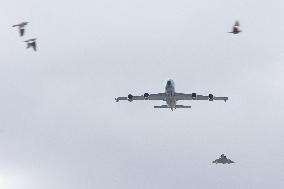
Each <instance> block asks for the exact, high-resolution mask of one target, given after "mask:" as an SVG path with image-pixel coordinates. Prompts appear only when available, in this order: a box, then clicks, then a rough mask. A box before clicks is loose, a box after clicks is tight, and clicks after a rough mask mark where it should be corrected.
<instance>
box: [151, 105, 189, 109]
mask: <svg viewBox="0 0 284 189" xmlns="http://www.w3.org/2000/svg"><path fill="white" fill-rule="evenodd" d="M154 108H171V107H169V106H167V105H162V106H154ZM176 108H191V106H184V105H176V106H175V107H174V109H176Z"/></svg>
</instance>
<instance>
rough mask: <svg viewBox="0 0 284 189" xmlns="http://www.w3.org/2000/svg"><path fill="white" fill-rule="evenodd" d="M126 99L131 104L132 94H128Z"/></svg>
mask: <svg viewBox="0 0 284 189" xmlns="http://www.w3.org/2000/svg"><path fill="white" fill-rule="evenodd" d="M127 98H128V101H129V102H131V101H132V100H133V95H132V94H129V95H128V96H127Z"/></svg>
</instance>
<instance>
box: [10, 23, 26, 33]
mask: <svg viewBox="0 0 284 189" xmlns="http://www.w3.org/2000/svg"><path fill="white" fill-rule="evenodd" d="M26 25H28V22H22V23H20V24H16V25H13V26H12V27H18V28H19V33H20V36H24V35H25V29H26Z"/></svg>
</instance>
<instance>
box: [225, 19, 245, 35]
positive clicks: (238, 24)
mask: <svg viewBox="0 0 284 189" xmlns="http://www.w3.org/2000/svg"><path fill="white" fill-rule="evenodd" d="M240 32H242V31H241V30H240V23H239V21H236V22H235V25H234V26H233V29H232V31H231V32H228V33H233V34H238V33H240Z"/></svg>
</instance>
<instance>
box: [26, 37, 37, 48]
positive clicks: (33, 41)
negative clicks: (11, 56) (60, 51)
mask: <svg viewBox="0 0 284 189" xmlns="http://www.w3.org/2000/svg"><path fill="white" fill-rule="evenodd" d="M25 42H26V43H27V49H28V48H30V47H32V48H33V49H34V51H36V50H37V45H36V38H33V39H28V40H26V41H25Z"/></svg>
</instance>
